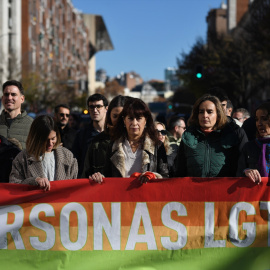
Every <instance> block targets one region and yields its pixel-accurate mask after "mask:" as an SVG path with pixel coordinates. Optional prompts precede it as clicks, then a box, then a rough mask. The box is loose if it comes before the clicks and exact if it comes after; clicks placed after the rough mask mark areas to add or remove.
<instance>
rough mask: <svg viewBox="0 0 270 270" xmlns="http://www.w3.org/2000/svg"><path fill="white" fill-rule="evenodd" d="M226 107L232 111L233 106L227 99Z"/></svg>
mask: <svg viewBox="0 0 270 270" xmlns="http://www.w3.org/2000/svg"><path fill="white" fill-rule="evenodd" d="M226 107H227V109H229V108H232V109H233V104H232V102H231V101H230V100H229V99H228V100H227V106H226Z"/></svg>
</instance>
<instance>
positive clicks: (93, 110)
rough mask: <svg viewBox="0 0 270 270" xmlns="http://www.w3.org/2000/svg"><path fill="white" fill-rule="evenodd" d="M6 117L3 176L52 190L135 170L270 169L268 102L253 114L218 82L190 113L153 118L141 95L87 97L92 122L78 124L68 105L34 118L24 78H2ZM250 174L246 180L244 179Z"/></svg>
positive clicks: (216, 173)
mask: <svg viewBox="0 0 270 270" xmlns="http://www.w3.org/2000/svg"><path fill="white" fill-rule="evenodd" d="M2 90H3V97H2V105H3V107H4V109H3V111H2V113H1V116H0V158H1V161H2V162H1V163H0V171H1V173H0V182H10V183H19V184H31V185H36V186H39V187H40V188H41V189H44V190H50V182H51V181H56V180H67V179H78V178H89V179H90V180H91V181H95V182H97V183H102V182H103V179H104V178H105V177H122V178H127V177H135V179H137V180H138V181H140V183H147V182H148V181H151V180H152V179H160V178H170V177H245V180H246V179H250V180H251V181H253V182H255V183H260V182H261V177H267V176H269V170H270V102H264V103H262V104H261V105H260V106H259V107H258V108H257V109H256V111H255V117H252V116H250V113H249V112H248V111H247V110H246V109H245V108H237V109H235V110H234V109H233V105H232V103H231V101H230V100H229V99H228V98H227V96H226V95H223V94H222V92H221V91H218V90H219V89H218V88H213V89H209V93H208V94H205V95H204V96H202V97H200V98H199V99H198V100H197V101H196V102H195V104H194V105H193V108H192V112H191V115H190V117H189V119H188V121H187V122H186V119H185V118H183V117H182V116H179V115H177V114H176V115H173V116H171V117H170V118H169V119H167V120H166V121H164V122H161V121H159V122H158V121H156V122H155V121H154V119H153V115H152V113H151V111H150V110H149V108H148V106H147V104H145V102H144V101H143V100H141V99H138V98H132V97H126V96H121V95H119V96H116V97H115V98H113V99H112V100H111V101H110V102H108V100H107V99H106V97H105V96H103V95H101V94H93V95H91V96H90V97H89V98H88V99H87V107H88V111H89V115H90V118H91V119H90V121H89V123H87V124H86V125H84V127H82V128H80V127H79V126H78V121H77V119H76V115H74V114H72V112H71V109H70V107H69V106H68V105H67V104H59V105H57V106H56V107H55V110H54V116H49V115H40V116H38V117H36V118H35V119H34V120H33V119H32V118H31V117H29V116H28V115H27V113H26V112H25V111H23V110H22V104H23V102H24V99H25V97H24V89H23V86H22V84H21V83H20V82H18V81H14V80H10V81H7V82H5V83H4V84H3V86H2ZM243 181H244V180H243Z"/></svg>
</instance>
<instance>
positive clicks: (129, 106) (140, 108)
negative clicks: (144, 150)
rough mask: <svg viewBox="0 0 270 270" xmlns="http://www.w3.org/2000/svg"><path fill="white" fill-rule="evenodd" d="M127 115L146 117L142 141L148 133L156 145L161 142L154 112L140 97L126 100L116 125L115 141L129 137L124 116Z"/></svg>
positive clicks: (113, 138)
mask: <svg viewBox="0 0 270 270" xmlns="http://www.w3.org/2000/svg"><path fill="white" fill-rule="evenodd" d="M126 116H130V117H134V118H138V117H142V116H143V117H145V120H146V126H145V129H144V132H143V134H142V136H141V143H143V142H144V140H145V135H146V134H147V135H148V136H149V137H150V139H151V140H152V141H154V143H155V145H157V144H158V143H159V140H158V138H157V133H156V129H155V125H154V121H153V118H152V114H151V112H150V110H149V108H148V107H147V105H146V104H145V103H144V102H143V101H142V100H141V99H139V98H130V99H128V100H127V101H126V102H125V105H124V108H123V111H122V112H121V114H120V115H119V118H118V121H117V123H116V125H115V127H114V131H113V136H112V140H113V141H115V140H118V139H120V138H121V137H125V138H127V130H126V127H125V124H124V118H125V117H126Z"/></svg>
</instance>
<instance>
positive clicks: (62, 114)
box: [59, 113, 69, 118]
mask: <svg viewBox="0 0 270 270" xmlns="http://www.w3.org/2000/svg"><path fill="white" fill-rule="evenodd" d="M59 115H60V116H61V117H64V116H66V117H67V118H68V117H69V113H59Z"/></svg>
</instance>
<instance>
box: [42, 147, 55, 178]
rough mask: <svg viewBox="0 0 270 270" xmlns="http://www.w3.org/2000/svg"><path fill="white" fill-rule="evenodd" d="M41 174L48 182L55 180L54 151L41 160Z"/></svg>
mask: <svg viewBox="0 0 270 270" xmlns="http://www.w3.org/2000/svg"><path fill="white" fill-rule="evenodd" d="M41 164H42V168H43V173H44V175H45V177H47V178H48V180H49V181H54V180H55V156H54V151H52V152H48V153H45V155H44V159H43V160H41Z"/></svg>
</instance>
